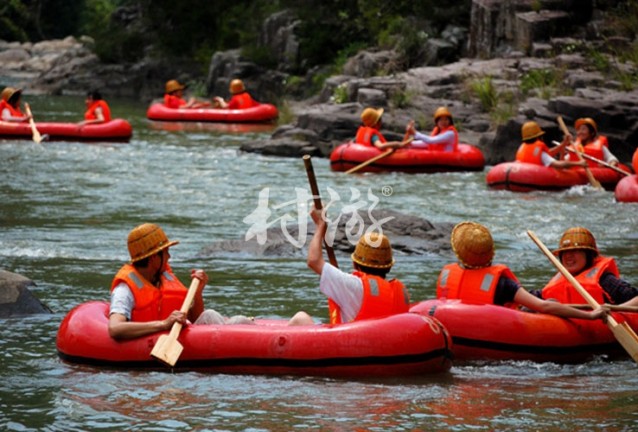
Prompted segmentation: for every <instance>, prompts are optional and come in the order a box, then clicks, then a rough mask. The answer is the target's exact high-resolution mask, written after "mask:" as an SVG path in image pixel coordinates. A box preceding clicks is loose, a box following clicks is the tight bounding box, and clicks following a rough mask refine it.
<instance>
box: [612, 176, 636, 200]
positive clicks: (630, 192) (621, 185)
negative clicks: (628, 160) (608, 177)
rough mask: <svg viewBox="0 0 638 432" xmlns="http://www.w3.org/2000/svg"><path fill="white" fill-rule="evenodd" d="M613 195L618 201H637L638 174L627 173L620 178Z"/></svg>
mask: <svg viewBox="0 0 638 432" xmlns="http://www.w3.org/2000/svg"><path fill="white" fill-rule="evenodd" d="M614 196H615V197H616V201H618V202H626V203H635V202H638V175H636V174H633V175H629V176H626V177H625V178H623V179H622V180H620V181H619V182H618V184H617V185H616V189H615V190H614Z"/></svg>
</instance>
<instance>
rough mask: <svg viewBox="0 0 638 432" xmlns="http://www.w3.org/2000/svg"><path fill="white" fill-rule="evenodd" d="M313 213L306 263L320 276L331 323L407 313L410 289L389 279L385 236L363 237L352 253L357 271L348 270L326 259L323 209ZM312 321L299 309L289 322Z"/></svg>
mask: <svg viewBox="0 0 638 432" xmlns="http://www.w3.org/2000/svg"><path fill="white" fill-rule="evenodd" d="M310 216H311V217H312V220H313V221H314V223H315V226H316V228H315V233H314V235H313V237H312V240H311V241H310V245H309V246H308V258H307V264H308V267H310V268H311V269H312V270H313V271H314V272H315V273H317V274H318V275H320V279H319V290H320V291H321V292H322V293H323V294H325V295H326V297H328V298H329V299H330V300H331V301H330V302H329V315H330V323H331V324H340V323H347V322H351V321H358V320H363V319H369V318H382V317H385V316H389V315H394V314H399V313H405V312H408V310H409V304H410V301H409V300H410V299H409V295H408V291H407V289H406V288H405V287H404V286H403V284H402V283H401V282H400V281H399V280H397V279H389V280H388V279H387V278H386V277H387V274H388V272H389V271H390V269H391V268H392V266H393V265H394V258H393V257H392V247H391V246H390V241H389V240H388V238H387V237H386V236H385V235H383V234H380V233H376V232H373V233H366V234H364V235H363V236H361V238H360V239H359V241H358V243H357V246H356V247H355V250H354V253H353V254H352V255H351V258H352V264H353V267H354V270H355V271H354V272H353V273H352V274H350V273H346V272H343V271H341V270H339V269H338V268H337V267H335V266H333V265H332V264H330V263H327V262H326V261H325V260H324V258H323V248H322V243H323V239H324V236H325V234H326V230H327V223H326V220H325V216H324V213H323V210H318V209H316V208H313V209H312V210H311V211H310ZM313 323H314V321H313V319H312V317H310V316H309V315H308V314H306V313H305V312H298V313H297V314H296V315H295V316H293V318H292V319H291V321H290V324H293V325H295V324H296V325H307V324H313Z"/></svg>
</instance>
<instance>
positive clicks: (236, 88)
mask: <svg viewBox="0 0 638 432" xmlns="http://www.w3.org/2000/svg"><path fill="white" fill-rule="evenodd" d="M229 89H230V94H237V93H241V92H244V91H246V87H244V82H243V81H242V80H240V79H234V80H232V81H231V82H230V87H229Z"/></svg>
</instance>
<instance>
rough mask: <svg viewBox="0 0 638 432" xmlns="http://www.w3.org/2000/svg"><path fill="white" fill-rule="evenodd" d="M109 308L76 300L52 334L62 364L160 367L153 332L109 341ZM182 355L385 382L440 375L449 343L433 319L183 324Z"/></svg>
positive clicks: (222, 369)
mask: <svg viewBox="0 0 638 432" xmlns="http://www.w3.org/2000/svg"><path fill="white" fill-rule="evenodd" d="M108 312H109V304H108V303H106V302H98V301H93V302H88V303H83V304H81V305H79V306H77V307H75V308H74V309H73V310H71V311H70V312H69V313H68V314H67V315H66V317H65V318H64V320H63V321H62V323H61V324H60V328H59V330H58V334H57V350H58V354H59V356H60V358H61V359H63V360H64V361H67V362H69V363H78V364H86V365H94V366H105V367H111V368H125V369H154V370H162V369H166V367H165V366H164V365H163V364H162V363H160V362H158V361H157V360H155V359H154V358H152V357H151V351H152V349H153V347H154V346H155V344H156V343H157V340H158V339H159V337H160V336H162V335H164V334H166V333H167V332H158V333H155V334H152V335H149V336H145V337H140V338H137V339H132V340H126V341H116V340H114V339H113V338H111V337H110V336H109V331H108V320H109V319H108ZM179 342H180V343H181V344H182V345H183V347H184V351H183V352H182V353H181V356H180V357H179V360H178V361H177V363H176V364H175V366H174V367H173V369H174V370H192V371H201V372H210V373H231V374H266V375H316V376H332V377H367V378H369V377H388V376H409V375H420V374H428V373H438V372H446V371H448V370H449V369H450V367H451V342H450V337H449V335H448V334H447V332H446V331H445V329H444V328H443V326H442V325H441V324H440V323H439V322H438V321H437V320H436V319H433V318H430V317H428V316H424V315H420V314H416V313H404V314H399V315H393V316H389V317H385V318H380V319H370V320H362V321H355V322H352V323H346V324H335V325H329V324H316V325H308V326H288V325H287V320H283V319H282V320H259V319H258V320H256V325H187V326H185V327H184V328H183V330H182V331H181V333H180V335H179Z"/></svg>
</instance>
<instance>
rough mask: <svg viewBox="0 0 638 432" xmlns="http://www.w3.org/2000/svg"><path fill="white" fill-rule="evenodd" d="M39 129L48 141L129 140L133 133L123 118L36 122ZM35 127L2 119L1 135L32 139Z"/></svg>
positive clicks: (0, 123) (0, 125) (3, 136)
mask: <svg viewBox="0 0 638 432" xmlns="http://www.w3.org/2000/svg"><path fill="white" fill-rule="evenodd" d="M35 127H36V129H37V131H38V132H39V133H40V134H41V135H42V136H46V138H47V140H48V141H115V142H127V141H129V140H130V138H131V136H132V135H133V128H132V127H131V124H130V123H129V122H128V121H126V120H123V119H113V120H111V121H108V122H104V123H96V124H87V125H79V124H78V123H55V122H36V123H35ZM32 136H33V129H32V127H31V125H30V124H29V123H15V122H3V121H0V137H2V138H12V139H15V138H20V139H25V140H26V139H28V140H30V139H31V138H32Z"/></svg>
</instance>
